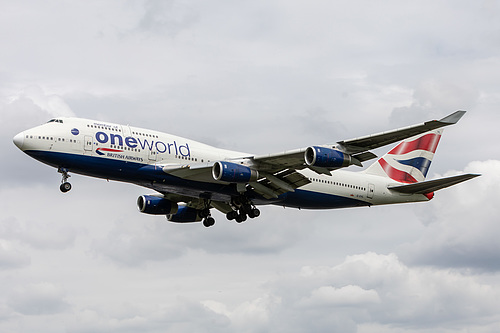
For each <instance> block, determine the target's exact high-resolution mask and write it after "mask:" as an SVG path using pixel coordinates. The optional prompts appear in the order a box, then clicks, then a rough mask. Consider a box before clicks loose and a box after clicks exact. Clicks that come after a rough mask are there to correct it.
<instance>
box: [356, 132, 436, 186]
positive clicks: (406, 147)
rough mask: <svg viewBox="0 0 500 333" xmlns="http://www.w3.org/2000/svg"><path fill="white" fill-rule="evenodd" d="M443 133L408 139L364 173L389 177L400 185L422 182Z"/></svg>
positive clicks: (421, 135)
mask: <svg viewBox="0 0 500 333" xmlns="http://www.w3.org/2000/svg"><path fill="white" fill-rule="evenodd" d="M442 133H443V129H437V130H433V131H430V132H426V133H423V134H420V135H417V136H414V137H411V138H408V139H406V140H404V141H402V142H401V143H399V144H398V145H397V146H396V147H394V148H393V149H392V150H391V151H389V152H388V153H387V154H385V155H384V156H382V157H381V158H380V159H378V160H377V162H375V163H373V164H372V165H370V166H369V167H368V168H367V169H366V170H365V171H364V172H365V173H367V174H372V175H378V176H383V177H389V178H391V179H393V180H395V181H397V182H400V183H417V182H421V181H423V180H425V177H426V176H427V171H428V170H429V167H430V165H431V162H432V158H433V157H434V153H435V152H436V148H437V145H438V143H439V139H441V135H442Z"/></svg>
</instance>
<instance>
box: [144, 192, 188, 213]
mask: <svg viewBox="0 0 500 333" xmlns="http://www.w3.org/2000/svg"><path fill="white" fill-rule="evenodd" d="M137 207H138V208H139V211H140V212H141V213H145V214H152V215H168V214H175V213H177V209H178V206H177V203H176V202H173V201H170V200H167V199H165V198H163V197H159V196H155V195H141V196H140V197H139V198H137Z"/></svg>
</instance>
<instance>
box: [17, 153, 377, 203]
mask: <svg viewBox="0 0 500 333" xmlns="http://www.w3.org/2000/svg"><path fill="white" fill-rule="evenodd" d="M25 153H26V154H28V155H29V156H31V157H33V158H34V159H36V160H38V161H40V162H42V163H45V164H48V165H50V166H53V167H55V168H60V167H62V168H65V169H68V170H69V171H70V172H75V173H78V174H82V175H86V176H91V177H96V178H103V179H110V180H116V181H122V182H128V183H133V184H137V185H141V186H144V187H147V188H152V189H155V190H157V191H160V192H170V193H176V194H180V195H189V196H192V197H206V195H207V194H213V197H212V199H213V200H221V201H222V200H229V199H230V198H231V197H236V196H238V195H239V193H238V192H237V189H236V185H235V184H229V185H227V184H217V183H207V182H198V181H192V180H185V179H182V178H179V177H175V176H172V175H169V174H167V173H165V172H163V169H162V168H161V167H158V166H156V165H151V164H143V163H137V162H130V161H123V160H114V159H109V158H103V157H96V156H88V155H79V154H69V153H59V152H49V151H42V150H29V151H25ZM247 193H248V192H247ZM248 194H249V197H250V198H251V199H252V200H253V199H255V201H254V202H255V203H257V202H258V203H259V204H273V205H278V206H287V207H295V208H304V209H332V208H347V207H359V206H369V205H370V204H369V203H368V202H365V201H361V200H357V199H353V198H348V197H342V196H338V195H333V194H325V193H319V192H312V191H306V190H300V189H296V190H295V192H287V193H284V194H282V195H280V196H279V198H278V199H275V200H266V199H264V198H263V197H261V196H260V195H258V194H257V193H254V192H250V193H248ZM218 197H219V198H220V199H217V198H218ZM222 198H224V199H222Z"/></svg>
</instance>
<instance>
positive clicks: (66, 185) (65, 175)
mask: <svg viewBox="0 0 500 333" xmlns="http://www.w3.org/2000/svg"><path fill="white" fill-rule="evenodd" d="M57 172H59V173H61V174H62V179H61V186H59V189H60V190H61V192H62V193H66V192H68V191H69V190H71V184H70V183H68V178H69V177H71V176H70V175H69V174H68V169H66V168H59V169H58V170H57Z"/></svg>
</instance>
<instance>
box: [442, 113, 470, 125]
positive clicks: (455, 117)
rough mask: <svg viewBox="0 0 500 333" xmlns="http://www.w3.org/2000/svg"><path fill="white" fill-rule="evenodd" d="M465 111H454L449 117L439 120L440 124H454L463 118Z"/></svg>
mask: <svg viewBox="0 0 500 333" xmlns="http://www.w3.org/2000/svg"><path fill="white" fill-rule="evenodd" d="M465 112H466V111H455V112H453V113H452V114H450V115H449V116H446V117H444V118H443V119H440V120H439V122H440V123H446V124H450V125H452V124H456V123H458V121H459V120H460V118H462V117H463V116H464V114H465Z"/></svg>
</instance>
